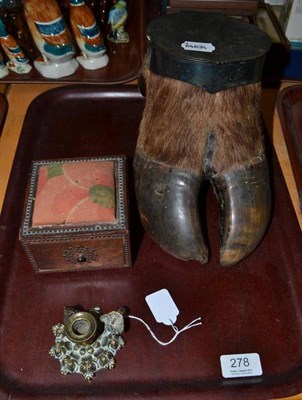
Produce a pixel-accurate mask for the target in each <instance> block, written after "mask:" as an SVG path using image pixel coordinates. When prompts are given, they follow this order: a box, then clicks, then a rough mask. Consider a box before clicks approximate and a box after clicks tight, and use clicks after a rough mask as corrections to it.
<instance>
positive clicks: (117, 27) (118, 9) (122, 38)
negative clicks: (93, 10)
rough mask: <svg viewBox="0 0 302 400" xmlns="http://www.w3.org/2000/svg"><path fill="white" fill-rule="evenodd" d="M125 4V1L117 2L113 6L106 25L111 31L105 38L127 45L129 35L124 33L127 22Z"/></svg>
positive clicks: (119, 0)
mask: <svg viewBox="0 0 302 400" xmlns="http://www.w3.org/2000/svg"><path fill="white" fill-rule="evenodd" d="M127 17H128V12H127V3H126V1H125V0H118V1H117V3H116V4H114V5H113V6H112V7H111V9H110V11H109V16H108V23H109V24H110V25H111V31H110V33H109V34H108V36H107V38H108V39H109V40H110V41H111V42H115V43H128V42H129V35H128V33H127V32H126V31H125V24H126V21H127Z"/></svg>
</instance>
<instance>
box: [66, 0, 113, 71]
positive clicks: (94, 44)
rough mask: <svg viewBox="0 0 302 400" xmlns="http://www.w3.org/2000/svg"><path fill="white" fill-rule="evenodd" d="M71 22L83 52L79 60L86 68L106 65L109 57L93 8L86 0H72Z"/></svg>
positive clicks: (91, 68)
mask: <svg viewBox="0 0 302 400" xmlns="http://www.w3.org/2000/svg"><path fill="white" fill-rule="evenodd" d="M70 23H71V27H72V30H73V33H74V37H75V39H76V41H77V44H78V46H79V48H80V50H81V52H82V55H81V56H79V57H77V60H78V62H79V63H80V64H81V65H82V67H83V68H85V69H90V70H93V69H98V68H103V67H105V66H106V65H107V64H108V62H109V58H108V56H107V54H106V48H105V46H104V41H103V38H102V34H101V32H100V29H99V27H98V25H97V23H96V20H95V17H94V15H93V12H92V10H91V9H90V8H89V7H88V6H87V5H86V4H85V2H84V0H71V1H70Z"/></svg>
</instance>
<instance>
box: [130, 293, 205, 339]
mask: <svg viewBox="0 0 302 400" xmlns="http://www.w3.org/2000/svg"><path fill="white" fill-rule="evenodd" d="M145 300H146V302H147V304H148V306H149V308H150V310H151V312H152V314H153V316H154V318H155V320H156V321H157V322H159V323H163V324H165V325H170V326H171V327H172V329H173V330H174V336H173V337H172V338H171V339H170V340H169V341H167V342H163V341H161V340H160V339H158V338H157V337H156V335H155V333H154V332H153V331H152V330H151V328H150V326H149V325H148V324H147V323H146V322H145V321H144V320H143V319H142V318H139V317H136V316H135V315H128V318H131V319H135V320H137V321H139V322H141V323H142V324H143V325H144V326H145V327H146V328H147V329H148V331H149V332H150V334H151V336H152V337H153V339H154V340H156V342H157V343H159V344H160V345H162V346H167V345H169V344H170V343H172V342H174V340H175V339H176V338H177V336H178V335H179V334H180V333H182V332H184V331H186V330H188V329H190V328H193V327H196V326H199V325H202V322H201V317H198V318H196V319H194V320H193V321H192V322H190V323H189V324H188V325H186V326H185V327H183V328H182V329H178V328H177V326H175V325H174V324H175V322H176V319H177V316H178V314H179V310H178V308H177V306H176V304H175V302H174V300H173V299H172V297H171V295H170V293H169V291H168V290H167V289H161V290H159V291H157V292H154V293H151V294H150V295H148V296H146V297H145Z"/></svg>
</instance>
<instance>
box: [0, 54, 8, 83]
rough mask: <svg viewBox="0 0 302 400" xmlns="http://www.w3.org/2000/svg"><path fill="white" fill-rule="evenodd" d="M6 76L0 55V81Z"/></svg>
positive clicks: (5, 68)
mask: <svg viewBox="0 0 302 400" xmlns="http://www.w3.org/2000/svg"><path fill="white" fill-rule="evenodd" d="M7 75H8V68H7V66H6V63H5V62H4V60H3V57H2V54H1V53H0V79H1V78H4V77H5V76H7Z"/></svg>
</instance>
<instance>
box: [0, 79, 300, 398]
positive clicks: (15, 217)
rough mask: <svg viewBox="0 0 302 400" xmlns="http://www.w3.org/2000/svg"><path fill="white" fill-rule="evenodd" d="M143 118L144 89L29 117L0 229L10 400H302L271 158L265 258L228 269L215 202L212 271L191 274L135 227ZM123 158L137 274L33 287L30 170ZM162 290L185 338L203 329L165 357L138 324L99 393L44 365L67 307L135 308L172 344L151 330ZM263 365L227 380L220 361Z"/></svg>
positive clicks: (281, 188)
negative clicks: (151, 302)
mask: <svg viewBox="0 0 302 400" xmlns="http://www.w3.org/2000/svg"><path fill="white" fill-rule="evenodd" d="M143 106H144V99H143V97H142V96H141V95H140V94H139V93H138V91H137V88H136V87H122V88H118V87H115V88H114V87H107V88H101V87H90V86H87V85H85V86H81V87H80V86H75V87H65V88H59V89H54V90H52V91H49V92H46V93H44V94H42V95H41V96H39V97H38V98H37V99H36V100H35V101H34V102H33V103H32V104H31V106H30V108H29V109H28V112H27V115H26V118H25V121H24V126H23V130H22V133H21V137H20V141H19V145H18V149H17V153H16V157H15V161H14V165H13V170H12V174H11V178H10V182H9V186H8V190H7V194H6V198H5V202H4V207H3V213H2V216H1V224H0V227H1V230H0V231H1V232H0V235H1V236H0V267H1V270H0V274H1V275H0V285H1V288H0V294H1V309H0V326H1V330H0V348H1V352H0V386H1V391H0V399H8V398H9V399H14V400H15V399H56V400H57V399H84V398H85V399H89V400H93V399H104V398H114V399H117V398H123V399H131V398H136V399H137V398H156V399H172V398H173V399H175V398H182V399H197V398H203V399H211V400H212V399H243V398H246V399H263V398H265V399H267V398H274V397H281V396H289V395H293V394H296V393H298V392H302V368H301V367H302V270H301V266H302V246H301V242H302V241H301V239H302V238H301V231H300V228H299V225H298V222H297V220H296V217H295V213H294V210H293V208H292V205H291V202H290V198H289V195H288V192H287V189H286V186H285V183H284V180H283V177H282V176H281V173H280V169H279V166H278V165H277V163H276V161H275V157H273V162H272V170H271V172H272V184H273V187H274V211H273V217H272V221H271V224H270V227H269V229H268V232H267V234H266V236H265V238H264V240H263V241H262V243H261V245H260V246H259V247H258V248H257V249H256V251H255V252H254V253H253V254H252V255H251V256H249V257H248V258H247V259H246V260H244V261H243V262H241V263H240V264H239V265H237V266H235V267H232V268H223V267H221V266H220V265H219V263H218V250H219V226H218V207H217V202H216V200H215V198H214V195H213V193H212V191H211V190H209V192H208V194H207V196H206V210H207V217H206V220H207V228H208V237H209V243H210V247H211V250H212V254H211V261H210V263H209V264H207V265H205V266H201V265H200V264H198V263H197V262H182V261H180V260H177V259H175V258H172V257H171V256H169V255H167V254H165V253H164V252H163V251H162V250H161V249H160V248H159V247H158V246H157V245H156V244H155V243H154V242H153V241H152V240H151V239H150V238H149V237H148V236H147V235H145V234H144V233H143V230H142V228H141V225H140V222H139V218H138V214H137V210H136V203H135V197H134V191H133V179H132V156H133V152H134V149H135V143H136V138H137V133H138V126H139V121H140V118H141V114H142V110H143ZM113 154H124V155H126V156H127V158H128V165H129V177H130V187H129V192H130V204H131V210H130V211H131V212H130V214H131V231H130V233H131V235H130V236H131V241H132V246H133V257H134V265H133V266H132V267H131V268H126V269H123V270H120V269H116V270H103V271H93V272H92V271H89V272H73V273H66V274H65V273H63V274H62V273H61V274H44V275H37V274H35V273H34V271H33V269H32V267H31V265H30V263H29V261H28V259H27V258H26V255H25V253H24V251H23V249H22V247H21V244H20V243H19V240H18V234H19V229H20V225H21V220H22V207H23V203H24V200H25V197H26V186H27V179H28V176H29V172H30V164H31V161H32V160H38V159H52V158H62V157H80V156H86V157H88V156H103V155H113ZM167 229H169V227H167ZM162 288H167V289H168V290H169V291H170V293H171V295H172V297H173V298H174V300H175V302H176V304H177V306H178V308H179V310H180V315H179V316H178V320H177V326H178V327H179V328H182V327H183V326H184V325H186V324H187V323H189V322H190V321H192V320H193V319H195V318H196V317H198V316H202V317H203V325H202V326H201V327H198V328H193V329H191V330H189V331H187V332H186V333H183V334H181V335H180V336H179V337H178V338H177V339H176V341H175V342H174V343H173V344H171V345H170V346H167V347H162V346H160V345H159V344H157V343H156V342H155V341H154V340H153V339H152V338H151V336H150V335H149V333H148V332H147V330H146V329H145V327H144V326H143V325H142V324H140V323H139V322H137V321H133V320H131V321H130V323H129V324H127V325H128V327H127V330H126V332H125V334H124V338H125V340H126V346H125V347H124V348H123V349H122V350H120V352H119V353H118V354H117V366H116V368H115V369H114V370H112V371H104V372H101V373H98V374H97V376H96V377H95V378H94V380H93V381H92V383H90V384H89V383H87V382H86V381H85V380H84V379H83V378H82V376H80V375H69V376H67V377H66V376H65V377H64V376H62V375H61V374H60V372H59V363H58V362H57V361H56V360H54V359H53V358H51V357H50V356H49V354H48V351H49V349H50V347H51V346H52V344H53V340H54V336H53V334H52V329H51V328H52V326H53V325H55V324H56V323H58V322H62V321H63V306H64V305H76V304H80V305H82V306H83V307H84V308H87V309H88V308H90V307H92V306H94V305H100V307H101V308H102V309H103V311H104V312H109V311H111V310H114V309H118V308H119V307H120V306H122V305H125V306H128V307H129V309H130V312H131V314H133V315H136V316H139V317H141V318H143V319H144V320H145V321H146V322H147V323H149V325H150V326H151V328H152V329H153V331H154V332H155V333H156V335H157V336H158V337H159V338H161V339H162V340H169V339H170V338H171V337H172V335H173V331H172V329H171V328H169V327H167V326H164V325H163V324H158V323H156V322H155V320H154V318H153V316H152V315H151V313H150V310H149V308H148V306H147V304H146V303H145V300H144V298H145V296H146V295H147V294H150V293H152V292H154V291H156V290H159V289H162ZM254 352H256V353H259V355H260V358H261V362H262V368H263V375H262V376H260V377H257V378H240V379H224V378H222V375H221V369H220V361H219V358H220V355H223V354H238V353H254Z"/></svg>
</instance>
